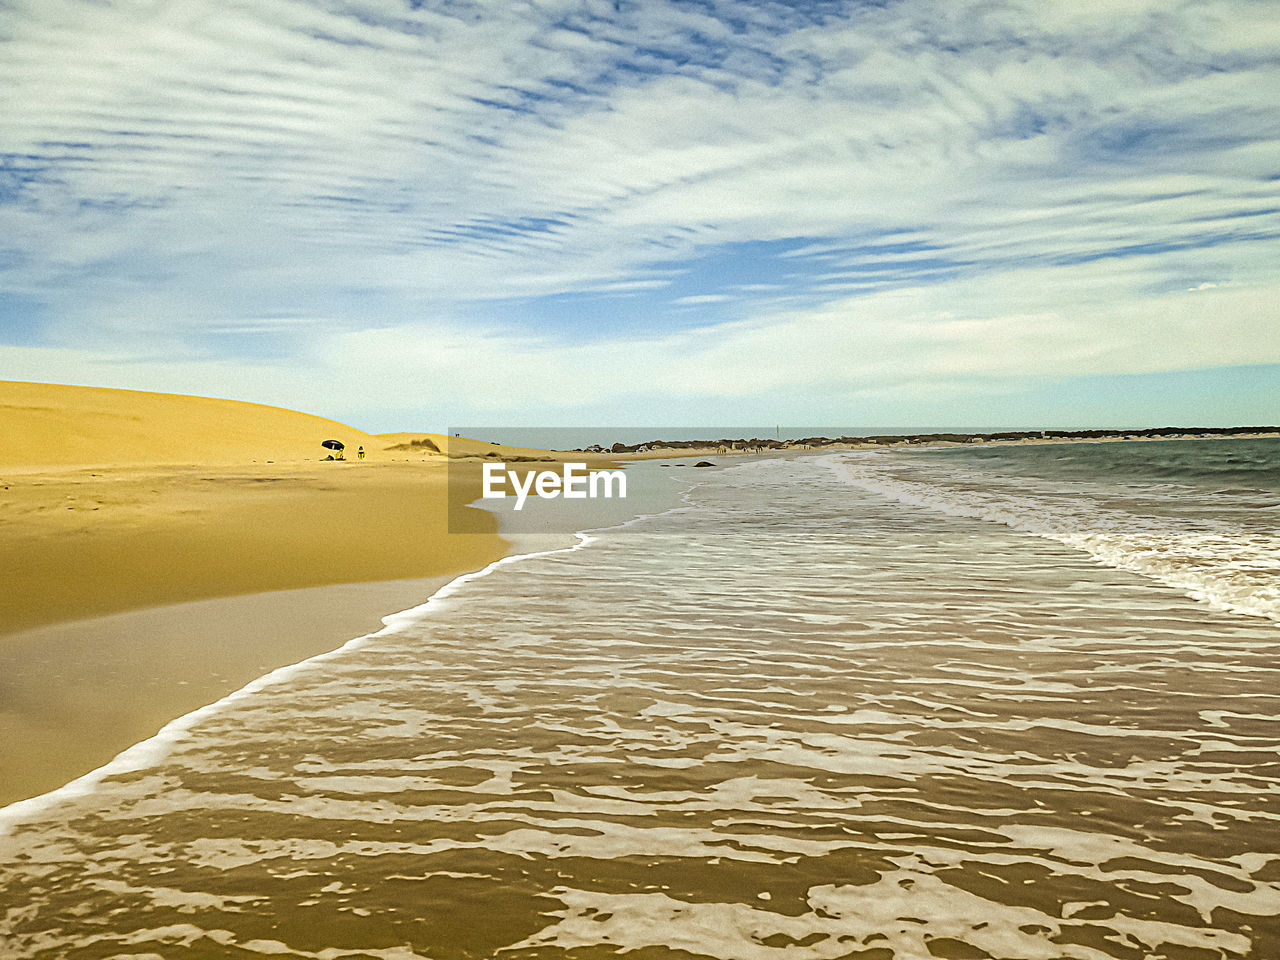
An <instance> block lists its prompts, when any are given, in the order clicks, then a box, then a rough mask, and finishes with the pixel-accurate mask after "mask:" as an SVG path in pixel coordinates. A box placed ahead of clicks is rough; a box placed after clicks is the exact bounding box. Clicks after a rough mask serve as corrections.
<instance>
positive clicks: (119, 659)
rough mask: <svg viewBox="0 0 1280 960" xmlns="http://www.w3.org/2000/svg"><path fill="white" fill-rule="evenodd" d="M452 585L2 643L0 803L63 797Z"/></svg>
mask: <svg viewBox="0 0 1280 960" xmlns="http://www.w3.org/2000/svg"><path fill="white" fill-rule="evenodd" d="M451 579H453V578H452V576H447V577H436V578H428V579H416V580H395V581H388V582H383V583H363V584H345V585H339V586H329V587H313V588H310V589H303V590H284V591H276V592H272V593H263V594H254V595H250V596H241V597H225V598H221V599H216V600H201V601H197V602H193V603H183V604H174V605H171V606H164V607H155V608H151V609H147V610H135V611H129V612H126V613H118V614H114V615H112V616H108V617H99V618H96V619H92V620H79V621H74V622H71V623H62V624H55V625H51V626H43V627H37V628H35V629H32V630H26V631H23V632H21V633H17V634H13V635H10V636H8V637H6V638H4V642H3V643H0V771H3V776H0V806H2V805H4V804H8V803H12V802H14V801H17V800H22V799H26V798H27V797H32V796H37V795H39V794H41V793H46V792H48V791H49V790H53V789H56V788H58V787H60V786H62V785H63V784H65V783H67V782H69V781H71V780H73V779H75V778H76V777H78V776H81V775H82V774H85V773H88V772H89V771H90V770H93V769H96V768H97V767H100V766H102V765H103V764H104V763H107V762H108V761H110V760H111V758H112V757H114V756H115V755H116V754H118V753H120V752H121V751H122V750H125V749H126V748H128V747H130V746H132V745H133V744H135V743H138V742H139V741H141V740H145V739H146V738H148V737H150V736H152V735H153V734H154V733H155V732H156V731H157V730H159V729H160V728H161V727H163V726H164V725H165V724H166V723H168V722H169V721H170V720H173V719H175V718H176V717H180V716H182V715H184V714H186V713H189V712H191V711H192V710H195V709H198V708H199V707H202V706H204V705H205V704H208V703H212V702H214V701H215V700H218V699H220V698H222V697H224V696H226V695H227V694H229V693H231V692H233V691H235V690H238V689H239V688H240V687H242V686H244V685H245V684H246V683H249V682H250V681H252V680H254V679H256V678H258V677H260V676H262V675H264V674H266V673H269V672H270V671H271V670H273V669H275V668H277V667H281V666H285V665H287V664H291V663H297V662H298V661H300V660H305V659H307V658H309V657H313V656H316V655H317V654H320V653H324V652H326V651H329V650H333V649H336V648H337V647H340V646H341V645H342V644H343V643H345V642H347V641H348V640H350V639H352V638H355V637H359V636H362V635H364V634H366V633H372V632H375V631H377V630H379V629H381V627H382V617H383V616H385V615H386V614H389V613H393V612H396V611H399V610H404V609H407V608H409V607H412V606H416V605H417V604H419V603H422V602H423V601H425V600H426V599H427V598H428V597H429V596H430V595H431V594H432V593H434V592H435V591H436V590H437V589H438V588H439V587H440V586H442V585H443V584H445V583H447V582H448V581H449V580H451Z"/></svg>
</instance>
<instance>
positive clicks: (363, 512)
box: [0, 382, 506, 633]
mask: <svg viewBox="0 0 1280 960" xmlns="http://www.w3.org/2000/svg"><path fill="white" fill-rule="evenodd" d="M0 437H2V438H3V442H2V443H0V570H3V571H4V590H3V591H0V633H10V632H13V631H16V630H20V629H24V628H28V627H34V626H37V625H40V624H46V623H54V622H58V621H64V620H72V619H78V618H83V617H90V616H96V615H99V614H106V613H114V612H117V611H121V610H129V609H138V608H143V607H149V606H154V605H158V604H166V603H177V602H182V601H189V600H199V599H205V598H210V597H224V596H232V595H238V594H248V593H257V592H261V591H267V590H285V589H292V588H299V587H314V586H322V585H326V584H338V583H359V582H372V581H384V580H400V579H406V578H416V577H435V576H440V575H443V574H448V573H454V572H460V571H463V570H468V569H475V568H477V567H479V566H483V565H484V564H486V563H488V562H489V561H491V560H494V559H496V558H497V557H500V556H502V555H503V553H504V552H505V548H506V544H505V542H504V541H503V540H502V539H501V538H499V537H498V535H497V527H496V522H495V521H494V519H493V518H492V516H490V515H489V514H488V513H486V512H484V511H480V510H476V509H473V508H468V507H466V506H464V505H465V504H466V503H467V502H469V501H471V500H474V499H475V498H476V497H478V496H479V470H478V467H474V468H469V467H468V465H467V464H466V463H463V464H459V463H457V462H455V463H454V465H453V481H454V482H453V484H452V487H450V485H449V484H448V483H447V479H448V477H447V474H448V470H447V467H446V464H447V462H448V461H447V460H446V459H445V457H443V456H441V455H439V454H431V453H430V452H429V451H428V450H427V449H425V448H414V449H412V450H411V451H401V450H388V449H387V448H388V447H390V446H395V444H396V443H401V442H406V441H407V440H412V439H423V438H428V439H431V438H432V436H431V435H427V434H408V435H403V437H401V435H397V436H396V437H394V438H391V439H390V440H388V439H387V438H380V437H377V436H375V435H373V434H368V433H364V432H362V431H359V430H356V429H355V428H353V427H349V426H346V425H344V424H340V423H337V422H335V421H332V420H325V419H322V418H319V417H312V416H309V415H308V414H304V413H297V412H295V411H291V410H283V409H280V408H278V407H266V406H261V405H257V404H249V403H239V402H236V401H231V400H211V399H206V398H201V397H185V396H175V395H169V394H158V393H141V392H137V391H129V390H107V389H101V388H90V387H71V386H62V385H49V384H31V383H13V382H0ZM326 439H337V440H341V441H342V442H344V443H346V444H347V448H348V449H347V453H348V454H349V455H350V458H349V459H348V460H347V461H345V462H340V463H339V462H328V461H324V460H323V459H322V458H323V457H325V456H327V455H328V451H326V450H325V449H324V448H323V447H321V446H320V443H321V441H323V440H326ZM434 439H435V440H438V441H440V444H439V445H442V446H444V445H447V441H446V438H443V437H439V436H435V437H434ZM360 445H363V446H364V447H365V451H366V453H367V455H368V458H367V459H366V460H364V461H357V460H355V459H354V452H355V449H356V447H358V446H360ZM463 452H464V451H462V450H459V451H457V453H455V456H456V455H458V454H460V453H463ZM272 461H274V462H272ZM476 462H478V461H476ZM468 474H474V475H473V476H468ZM450 495H452V502H450ZM450 514H452V518H453V523H452V527H451V525H450V522H449V520H450ZM451 528H452V530H454V531H455V532H453V533H450V532H449V531H450V529H451ZM457 531H472V532H466V533H460V532H457Z"/></svg>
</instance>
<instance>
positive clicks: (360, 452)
mask: <svg viewBox="0 0 1280 960" xmlns="http://www.w3.org/2000/svg"><path fill="white" fill-rule="evenodd" d="M356 457H358V458H359V459H361V460H363V459H364V447H358V448H356Z"/></svg>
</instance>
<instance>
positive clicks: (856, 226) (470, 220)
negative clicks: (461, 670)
mask: <svg viewBox="0 0 1280 960" xmlns="http://www.w3.org/2000/svg"><path fill="white" fill-rule="evenodd" d="M390 9H392V8H388V7H386V6H383V5H380V4H375V3H372V2H368V3H365V2H356V0H350V2H339V0H334V2H332V3H325V4H319V3H307V2H302V0H289V2H283V3H278V4H258V3H251V2H248V0H209V2H206V3H169V4H163V5H152V4H144V3H128V2H120V3H116V4H113V5H101V4H98V3H90V2H88V0H38V2H36V0H28V2H25V3H23V2H20V3H15V4H12V5H11V8H10V9H9V10H8V11H7V13H6V23H5V25H4V27H3V29H4V34H3V36H4V39H3V46H2V47H0V50H2V51H3V56H0V84H3V85H4V86H5V87H6V88H8V89H10V90H13V91H16V92H17V93H18V95H17V96H13V97H10V98H8V99H7V100H6V101H5V104H4V105H3V106H0V145H2V149H3V151H4V152H5V154H6V155H7V156H8V157H9V160H8V161H7V165H6V167H4V168H0V254H6V253H7V255H8V256H7V260H8V261H9V265H8V266H7V267H3V268H0V269H2V270H3V279H4V282H5V287H6V289H9V290H12V291H16V292H21V293H23V294H25V295H27V296H30V297H33V298H36V299H40V300H43V301H45V302H47V303H48V304H49V308H50V309H49V320H48V325H49V328H50V329H49V332H48V339H49V342H51V343H55V344H57V343H61V344H63V345H64V347H63V350H62V352H59V351H56V350H52V351H51V350H44V351H40V350H35V351H34V352H31V351H30V350H29V351H27V352H22V351H18V350H15V349H14V348H0V356H2V357H3V359H4V362H5V364H6V370H8V369H10V368H12V369H14V370H15V371H16V370H26V371H27V374H26V375H30V376H41V377H44V378H49V379H52V378H54V377H56V376H60V375H66V376H67V377H68V378H69V379H76V380H81V381H85V380H91V379H93V378H94V377H100V378H116V381H118V380H119V378H120V377H121V376H125V374H124V373H123V372H124V371H130V372H129V373H128V374H127V375H128V376H137V377H138V378H140V379H139V381H138V383H137V384H136V385H139V386H143V385H146V384H149V383H152V382H153V381H154V382H156V383H160V382H163V383H164V384H166V385H170V388H173V385H174V384H175V383H176V381H177V380H180V377H178V372H181V375H182V376H189V377H191V378H192V380H191V383H193V384H195V383H205V382H208V383H212V384H216V383H217V382H219V376H221V378H222V382H226V373H227V371H235V370H241V369H242V370H243V382H244V383H245V384H255V386H254V387H253V389H255V390H266V391H269V392H270V395H271V396H275V394H276V393H277V392H278V391H277V390H276V388H274V387H272V386H270V385H269V384H271V383H278V382H288V383H289V384H290V386H291V388H293V387H296V388H297V389H298V390H300V391H302V392H303V395H306V392H307V390H308V387H307V383H306V380H305V378H304V379H302V380H294V379H287V380H285V381H279V380H278V379H277V380H272V377H275V376H276V372H275V371H274V370H273V371H272V372H271V374H270V376H264V375H263V371H266V370H268V369H270V368H269V364H267V363H266V362H265V361H262V362H259V363H257V364H254V363H248V362H246V361H239V360H236V359H234V358H233V357H230V356H227V355H221V354H219V353H218V351H219V350H220V349H222V347H221V346H220V344H221V343H222V340H220V339H218V338H219V337H224V336H226V335H234V334H238V335H250V334H254V333H261V334H264V335H274V334H276V333H279V332H280V328H281V327H284V326H290V327H291V328H293V329H295V331H299V332H297V333H295V339H296V343H295V344H294V346H293V350H294V355H295V356H298V357H304V358H313V357H315V356H317V355H319V356H320V357H321V359H320V361H318V362H320V363H321V365H322V369H323V370H325V371H327V372H326V373H325V374H324V376H322V377H320V378H319V379H320V382H325V383H328V382H332V383H333V384H336V385H338V387H339V389H340V392H341V393H342V395H344V396H347V397H348V398H350V399H351V401H352V402H359V401H360V399H361V396H362V391H365V392H367V390H368V389H369V384H370V383H372V382H375V380H374V379H373V378H377V379H376V382H377V384H378V389H379V390H388V391H390V392H391V393H395V392H396V390H397V388H396V387H395V386H394V383H396V382H397V380H396V377H397V376H401V377H403V378H407V380H406V382H410V381H412V376H411V374H410V372H409V371H410V370H411V368H413V364H412V363H410V362H409V361H408V360H407V359H405V358H408V357H418V358H419V359H420V360H421V362H422V363H424V364H427V365H428V366H429V368H430V369H431V371H432V376H431V379H430V383H431V384H432V385H433V389H434V390H435V391H437V392H439V391H443V393H441V394H440V395H441V396H442V397H444V398H445V399H444V400H442V402H443V403H445V404H450V403H452V404H454V405H455V406H457V407H459V408H467V409H479V408H481V407H482V406H483V405H485V404H501V403H503V402H506V403H509V404H530V403H544V404H548V403H563V404H568V405H574V404H578V405H586V404H590V403H591V402H592V398H593V397H595V398H608V397H620V396H623V395H626V394H628V392H631V393H634V392H637V391H640V392H643V391H645V390H648V389H659V388H660V389H662V390H667V391H674V392H675V393H676V394H678V395H680V396H687V397H698V396H703V397H713V396H715V397H719V396H742V397H746V396H748V395H750V394H751V393H752V391H756V392H759V391H766V390H775V391H786V390H801V389H803V387H804V384H805V383H808V382H822V383H829V384H833V385H837V386H838V388H839V389H841V390H854V389H859V390H865V389H874V388H875V385H876V384H880V385H882V386H883V387H884V389H899V388H900V385H902V384H908V383H915V384H920V383H921V382H922V381H923V380H924V379H927V378H928V377H934V378H942V377H954V376H961V377H989V378H995V377H1001V376H1010V375H1017V374H1019V373H1022V372H1026V371H1033V372H1035V371H1040V372H1053V371H1056V372H1058V373H1075V374H1086V373H1101V372H1120V371H1131V372H1136V371H1139V370H1148V369H1183V368H1191V367H1195V366H1211V365H1214V364H1222V363H1239V362H1250V360H1249V359H1248V358H1250V357H1252V358H1254V359H1262V360H1280V355H1277V354H1276V351H1275V344H1274V334H1273V333H1272V332H1271V331H1272V330H1273V329H1274V328H1276V327H1280V324H1277V323H1276V319H1277V317H1276V308H1275V306H1274V303H1275V302H1276V301H1275V298H1274V297H1273V296H1272V294H1274V292H1275V291H1276V288H1277V284H1280V267H1278V266H1277V264H1280V258H1277V257H1276V256H1275V243H1276V241H1275V239H1274V235H1275V234H1277V233H1278V232H1280V228H1278V225H1277V214H1276V213H1275V208H1276V207H1277V206H1280V204H1277V190H1276V185H1277V181H1276V180H1275V179H1274V177H1275V175H1276V174H1277V172H1280V149H1278V147H1277V142H1278V140H1280V122H1278V121H1276V119H1275V117H1274V112H1273V111H1271V110H1269V109H1268V106H1269V104H1271V103H1274V102H1275V101H1276V100H1277V98H1280V67H1277V63H1278V62H1280V58H1277V56H1276V54H1277V53H1280V17H1277V15H1276V8H1275V6H1274V4H1265V3H1255V2H1249V0H1211V2H1208V3H1197V4H1167V3H1158V2H1154V0H1124V2H1123V3H1118V4H1117V3H1108V4H1105V5H1104V4H1101V3H1080V2H1066V0H1062V2H1054V3H1043V2H1031V0H1026V2H1016V3H1015V2H1010V3H1006V4H1000V5H990V4H986V3H979V2H976V0H973V2H970V0H959V2H956V3H950V4H936V3H930V2H925V0H904V2H902V3H897V4H892V5H889V6H887V7H884V8H858V9H857V10H856V11H850V15H849V16H848V17H847V18H846V19H845V21H844V22H840V21H838V20H829V21H827V22H823V23H821V24H810V23H805V22H804V20H803V17H802V16H801V14H800V13H799V12H798V11H797V10H795V9H792V8H789V7H786V6H764V7H761V6H747V7H743V6H737V5H733V4H728V3H717V4H714V5H712V7H710V8H709V9H712V10H716V11H719V12H720V13H721V16H712V15H711V14H709V13H708V12H706V11H704V10H694V9H691V8H689V7H687V6H682V5H679V4H674V3H657V2H655V3H644V4H639V5H636V6H635V7H634V8H633V9H631V10H629V11H621V12H619V11H615V10H614V9H613V6H612V5H611V4H604V3H595V2H591V3H576V2H569V0H558V2H556V3H554V4H551V3H542V4H538V5H520V4H509V3H505V2H492V3H477V4H474V5H472V6H471V7H470V14H469V15H467V16H451V15H447V14H446V13H445V12H434V11H431V10H427V9H420V10H408V9H399V12H397V13H395V14H392V13H389V12H388V11H389V10H390ZM725 11H732V12H733V13H734V15H735V16H738V17H740V18H741V19H742V21H743V23H742V24H741V25H739V26H737V27H733V26H731V25H730V23H729V18H728V17H726V16H724V15H723V14H724V12H725ZM593 18H594V19H593ZM6 201H7V202H6ZM868 237H871V238H873V239H870V240H868V239H867V238H868ZM794 238H818V239H816V240H815V242H813V243H811V244H809V245H808V246H807V247H806V248H805V249H802V250H793V251H792V252H791V254H790V256H789V257H788V264H789V265H794V269H795V270H796V271H797V272H798V275H804V272H805V271H806V270H808V271H809V272H810V274H811V276H810V277H809V283H810V289H809V291H808V292H809V293H810V294H811V296H810V297H809V299H808V301H807V302H806V303H805V304H804V306H803V307H802V308H794V309H791V310H790V311H785V312H784V311H782V310H781V308H779V307H777V306H769V305H768V304H769V301H767V300H764V299H762V300H759V301H756V302H755V304H754V305H753V304H752V301H751V299H750V298H751V296H753V295H760V296H761V297H776V296H780V295H782V294H781V293H779V290H780V285H779V284H776V283H771V282H766V278H761V280H762V282H760V283H752V282H746V283H743V282H741V281H742V279H743V278H741V277H734V278H733V282H732V283H731V284H730V285H729V287H730V289H732V292H733V302H734V303H735V304H740V305H741V306H740V308H741V310H742V313H741V317H742V319H741V321H740V322H738V323H734V324H728V325H718V326H715V327H711V328H707V329H703V330H700V331H693V332H684V333H665V334H657V333H652V334H650V335H649V336H647V337H640V336H637V335H636V334H635V332H634V330H629V331H626V332H625V333H624V332H620V333H619V334H618V335H617V336H616V337H615V338H614V340H613V341H599V342H593V343H592V344H589V345H582V346H577V347H573V346H565V343H564V341H565V339H566V337H564V336H551V335H550V334H555V333H556V332H557V331H555V330H533V329H530V330H527V331H526V332H525V333H513V332H511V329H510V327H508V328H507V329H506V330H505V332H502V333H498V332H497V328H496V326H494V325H493V324H488V323H486V322H485V321H484V318H485V317H487V316H492V315H493V314H492V313H486V311H487V310H490V307H489V306H488V305H490V304H492V303H493V301H495V300H498V299H501V298H513V297H521V296H540V295H547V294H556V293H564V292H584V291H594V292H597V293H612V294H617V295H621V294H642V293H643V292H645V291H652V290H657V289H660V288H661V287H663V286H664V285H666V284H668V283H669V282H670V281H671V279H672V278H673V276H674V273H673V269H672V266H671V265H672V264H681V263H683V262H687V261H688V260H689V259H690V258H691V257H692V256H694V255H695V254H698V253H700V252H702V251H706V250H713V249H723V248H724V245H726V244H734V243H745V242H748V241H761V240H778V239H786V240H790V239H794ZM876 238H878V239H876ZM908 242H910V245H909V246H904V244H907V243H908ZM1099 258H1101V259H1099ZM1108 258H1110V259H1108ZM815 263H817V264H819V267H818V268H816V269H815V268H814V264H815ZM1072 263H1076V264H1077V265H1076V266H1068V264H1072ZM943 269H945V270H946V271H948V272H947V273H946V275H945V277H943V278H942V279H943V281H944V282H939V279H940V278H939V276H937V275H936V273H937V271H938V270H943ZM891 282H892V283H896V284H897V285H898V287H899V288H898V289H892V290H885V289H884V285H885V284H886V283H891ZM1215 285H1216V286H1215ZM695 289H697V288H695ZM1188 289H1195V290H1196V294H1195V296H1189V295H1187V296H1184V294H1185V293H1186V291H1188ZM680 292H681V293H685V290H683V289H682V290H681V291H680ZM855 293H856V294H859V295H857V296H853V295H851V294H855ZM820 296H825V297H827V298H829V300H828V302H826V303H825V305H819V306H816V307H815V306H814V305H813V301H814V300H815V299H818V298H819V297H820ZM728 298H729V294H728V293H721V292H716V291H715V290H714V289H710V288H708V292H706V293H696V294H687V295H683V296H680V295H673V296H671V297H668V298H666V299H667V300H668V301H669V302H671V303H673V304H674V305H676V307H678V308H680V309H682V310H684V311H685V312H686V313H693V312H694V311H693V310H692V309H691V308H696V307H697V306H699V305H700V304H712V303H724V302H727V301H728ZM513 309H514V308H513ZM277 316H278V317H279V318H280V319H279V320H277V319H273V318H275V317H277ZM264 317H266V318H267V319H265V320H264V319H263V318H264ZM477 317H479V318H481V319H478V320H477V319H474V318H477ZM289 318H292V319H293V320H294V321H297V322H294V323H292V324H285V323H284V322H283V320H285V319H289ZM1211 328H1212V329H1213V330H1214V331H1215V332H1214V334H1213V335H1212V336H1209V335H1208V334H1207V333H1206V331H1208V330H1209V329H1211ZM654 329H655V330H656V329H658V327H657V326H656V325H655V328H654ZM664 329H665V328H664ZM281 335H282V336H283V335H285V334H281ZM570 339H571V337H570ZM552 343H555V344H556V346H555V347H554V348H553V347H552V346H551V345H550V344H552ZM95 344H97V346H96V347H95V346H94V345H95ZM431 345H437V347H438V349H436V350H434V351H433V350H432V349H430V347H431ZM75 347H80V348H81V349H78V350H77V349H75ZM166 350H181V351H186V352H188V353H189V354H191V355H192V357H193V364H192V365H191V366H189V367H188V366H184V365H183V364H182V363H178V364H176V365H173V366H171V367H170V368H168V372H166V371H165V370H162V369H160V368H152V367H151V366H149V365H148V364H149V361H147V360H146V359H145V358H146V357H148V356H154V355H156V354H158V353H162V352H164V351H166ZM383 350H386V351H392V352H394V353H395V356H396V357H399V358H400V359H398V360H397V359H394V358H386V357H383V358H382V359H381V360H380V359H379V357H380V353H379V351H383ZM326 351H333V352H332V353H327V352H326ZM423 351H425V353H424V352H423ZM197 356H204V357H205V358H206V359H204V360H201V361H200V362H195V361H194V357H197ZM339 356H345V357H347V358H348V359H347V360H345V361H344V360H339V359H337V357H339ZM778 357H786V358H788V359H787V362H786V363H779V362H778V359H777V358H778ZM41 358H43V359H41ZM131 358H133V359H131ZM757 358H766V359H757ZM42 364H43V366H42ZM353 364H354V366H355V367H358V368H359V369H360V370H362V371H365V372H364V373H363V374H362V375H361V378H355V376H354V374H351V373H350V369H353ZM386 366H389V367H390V368H391V369H389V370H388V369H383V367H386ZM476 369H485V370H492V371H496V372H497V375H499V376H501V377H502V378H503V379H504V381H505V382H506V383H507V384H508V391H509V392H508V394H507V395H506V399H505V400H503V399H501V398H499V399H493V398H492V397H491V396H490V395H489V394H487V393H484V392H482V391H480V390H479V389H478V388H477V386H476V383H475V379H474V373H471V374H469V373H468V372H467V371H468V370H470V371H473V372H474V370H476ZM210 370H218V371H221V373H220V374H219V376H209V375H208V374H207V371H210ZM41 371H47V372H43V373H42V372H41ZM77 371H78V372H77ZM202 371H204V372H202ZM397 371H398V373H397ZM567 371H578V373H577V375H576V377H572V378H571V377H570V376H569V374H568V372H567ZM637 371H643V374H642V375H641V374H639V373H638V372H637ZM12 375H21V374H19V373H14V374H12ZM567 378H568V379H573V383H572V384H570V385H567V386H566V384H565V381H566V379H567ZM806 378H807V379H806ZM103 382H105V380H104V381H103ZM388 382H390V383H391V384H392V385H391V386H387V384H388ZM119 385H134V384H129V383H120V384H119ZM189 389H196V388H195V387H190V388H189ZM246 389H247V387H246ZM901 389H906V388H905V387H901ZM920 389H924V388H923V387H921V388H920ZM565 390H567V391H568V394H565V393H564V392H563V391H565ZM401 392H402V396H401V397H400V399H399V400H398V401H396V402H403V403H404V404H408V403H411V402H412V400H413V396H414V394H413V393H412V391H410V390H408V389H407V388H405V389H404V390H403V391H401ZM280 399H282V400H283V399H284V398H280ZM295 402H296V403H298V404H299V405H302V401H301V400H296V401H295ZM388 402H389V403H390V402H391V401H388ZM493 409H497V408H496V407H494V408H493ZM331 412H332V411H331Z"/></svg>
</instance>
